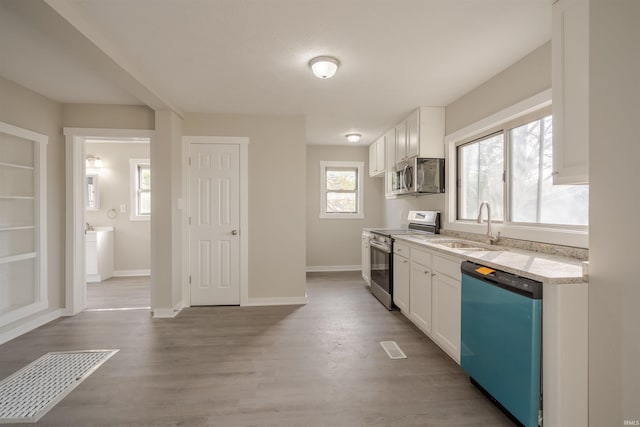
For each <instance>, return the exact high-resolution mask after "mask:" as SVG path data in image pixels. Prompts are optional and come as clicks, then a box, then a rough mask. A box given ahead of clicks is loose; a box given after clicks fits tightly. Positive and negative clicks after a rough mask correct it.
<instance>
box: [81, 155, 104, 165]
mask: <svg viewBox="0 0 640 427" xmlns="http://www.w3.org/2000/svg"><path fill="white" fill-rule="evenodd" d="M85 166H86V167H88V168H101V167H102V166H103V163H102V159H101V158H100V157H95V156H93V155H88V156H87V160H86V162H85Z"/></svg>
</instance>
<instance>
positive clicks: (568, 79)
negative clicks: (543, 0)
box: [551, 0, 589, 184]
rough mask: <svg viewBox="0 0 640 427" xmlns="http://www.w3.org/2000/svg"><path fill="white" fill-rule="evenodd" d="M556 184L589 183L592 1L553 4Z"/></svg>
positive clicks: (554, 179) (564, 0) (554, 169)
mask: <svg viewBox="0 0 640 427" xmlns="http://www.w3.org/2000/svg"><path fill="white" fill-rule="evenodd" d="M551 46H552V61H553V62H552V63H553V66H552V70H553V73H552V87H553V107H552V108H553V183H554V184H585V183H588V182H589V75H588V70H589V2H588V0H558V1H557V2H556V3H555V4H554V5H553V39H552V44H551Z"/></svg>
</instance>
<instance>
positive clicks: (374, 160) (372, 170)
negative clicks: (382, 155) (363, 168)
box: [369, 142, 378, 176]
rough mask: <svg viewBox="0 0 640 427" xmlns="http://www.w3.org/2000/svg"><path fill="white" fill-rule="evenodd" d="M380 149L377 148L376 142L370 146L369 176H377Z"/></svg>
mask: <svg viewBox="0 0 640 427" xmlns="http://www.w3.org/2000/svg"><path fill="white" fill-rule="evenodd" d="M377 155H378V150H376V143H375V142H374V143H373V144H371V145H370V146H369V176H375V174H376V173H377V170H376V167H377V166H378V159H377V158H376V156H377Z"/></svg>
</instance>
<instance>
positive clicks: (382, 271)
mask: <svg viewBox="0 0 640 427" xmlns="http://www.w3.org/2000/svg"><path fill="white" fill-rule="evenodd" d="M369 246H370V248H371V249H370V251H371V293H372V294H373V295H375V297H376V298H378V300H380V302H381V303H382V304H383V305H384V306H385V307H387V309H389V310H391V309H393V297H392V295H393V239H392V238H391V237H389V236H384V235H382V234H378V233H376V232H375V231H374V232H372V233H371V240H370V241H369Z"/></svg>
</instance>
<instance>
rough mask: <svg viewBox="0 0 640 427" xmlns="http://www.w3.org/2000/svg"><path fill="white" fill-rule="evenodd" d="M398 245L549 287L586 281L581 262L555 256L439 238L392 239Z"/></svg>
mask: <svg viewBox="0 0 640 427" xmlns="http://www.w3.org/2000/svg"><path fill="white" fill-rule="evenodd" d="M393 237H394V238H395V239H396V240H398V241H403V242H406V243H412V244H417V245H420V246H423V247H425V248H426V249H430V250H433V251H436V252H440V253H442V254H444V255H449V256H455V257H458V258H460V259H461V260H468V261H471V262H476V263H478V264H482V265H485V266H487V267H491V268H495V269H496V270H502V271H506V272H509V273H512V274H517V275H519V276H522V277H527V278H529V279H533V280H538V281H540V282H543V283H549V284H557V285H560V284H571V283H586V282H588V278H587V277H583V275H582V261H580V260H578V259H574V258H569V257H563V256H558V255H549V254H545V253H540V252H533V251H526V250H522V249H514V248H507V247H501V246H499V245H495V246H490V245H486V244H481V243H478V242H472V241H467V240H464V239H458V238H452V237H451V236H443V235H394V236H393ZM445 241H462V242H468V243H470V244H473V245H474V246H480V247H485V248H489V249H491V250H487V251H477V250H468V249H467V250H465V249H463V248H449V247H447V246H442V245H440V244H438V243H443V242H445Z"/></svg>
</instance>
